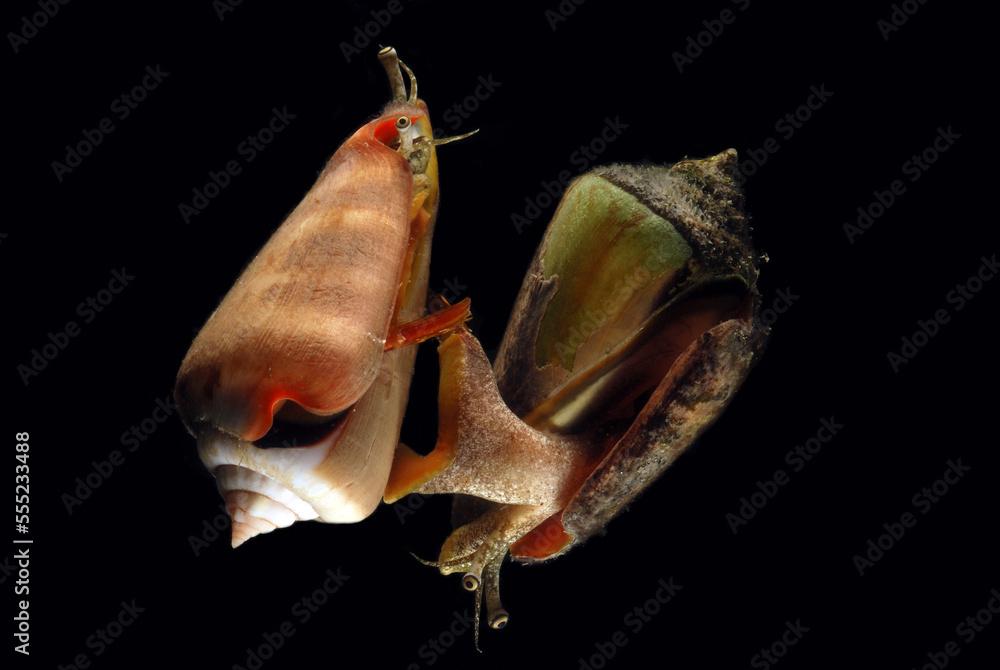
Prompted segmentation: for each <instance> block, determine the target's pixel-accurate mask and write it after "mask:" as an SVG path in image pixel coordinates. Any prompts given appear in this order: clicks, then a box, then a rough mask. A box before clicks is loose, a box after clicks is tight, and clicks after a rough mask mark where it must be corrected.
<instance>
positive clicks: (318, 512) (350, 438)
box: [175, 47, 468, 547]
mask: <svg viewBox="0 0 1000 670" xmlns="http://www.w3.org/2000/svg"><path fill="white" fill-rule="evenodd" d="M379 58H380V60H381V61H382V64H383V65H384V67H385V70H386V72H387V73H388V76H389V81H390V86H391V89H392V92H393V99H392V101H391V102H390V103H389V104H388V105H387V106H386V107H385V109H383V110H382V112H381V113H380V114H379V115H378V117H377V118H375V119H374V120H373V121H370V122H368V123H365V124H364V125H363V126H361V127H360V128H359V129H358V130H357V132H355V133H354V134H353V135H351V136H350V137H349V138H348V139H347V140H346V141H345V142H344V143H343V145H341V147H340V148H339V149H338V150H337V151H336V153H334V154H333V156H332V157H331V158H330V160H329V162H328V163H327V164H326V166H325V168H324V169H323V171H322V172H321V174H320V175H319V178H318V180H317V181H316V183H315V184H314V185H313V187H312V188H311V189H310V190H309V192H308V193H306V195H305V197H304V198H303V199H302V201H301V202H300V203H299V204H298V206H297V207H296V208H295V209H294V210H293V211H292V212H291V214H289V215H288V218H287V219H286V220H285V221H284V222H283V223H282V224H281V226H280V227H279V228H278V229H277V230H276V231H275V233H274V234H273V235H272V236H271V238H270V240H268V242H267V243H266V244H265V245H264V247H263V248H262V249H261V250H260V252H259V253H258V254H257V255H256V257H255V258H254V259H253V260H252V261H251V262H250V264H249V265H248V266H247V267H246V269H245V270H244V271H243V273H242V275H241V276H240V277H239V279H238V280H237V281H236V284H235V285H234V286H233V287H232V288H231V289H230V291H229V293H228V294H227V295H226V296H225V297H224V298H223V300H222V303H221V304H220V305H219V307H218V308H217V309H216V310H215V312H214V313H213V314H212V315H211V316H210V317H209V319H208V321H207V323H205V325H204V327H203V328H202V329H201V331H200V332H199V333H198V335H197V337H196V338H195V340H194V342H193V343H192V345H191V348H190V350H189V351H188V353H187V356H186V357H185V358H184V361H183V363H182V364H181V368H180V371H179V373H178V375H177V382H176V387H175V397H176V400H177V404H178V407H179V410H180V412H179V413H180V415H181V418H182V419H183V421H184V423H185V425H186V426H187V428H188V430H189V431H190V432H191V433H192V434H193V435H194V436H195V437H196V438H197V440H198V452H199V456H200V457H201V460H202V462H203V463H204V465H205V466H206V468H208V470H209V471H210V472H211V473H212V474H214V476H215V477H216V480H217V483H218V486H219V489H220V492H221V493H222V495H223V497H224V499H225V503H226V508H227V510H228V512H229V514H230V516H231V517H232V544H233V546H234V547H236V546H239V545H240V544H241V543H243V542H244V541H246V540H247V539H249V538H251V537H253V536H255V535H257V534H260V533H266V532H269V531H271V530H273V529H274V528H276V527H284V526H288V525H290V524H291V523H293V522H295V521H298V520H307V519H317V520H320V521H326V522H351V521H358V520H360V519H363V518H365V517H367V516H368V515H369V514H371V512H372V511H373V510H374V509H375V507H376V506H377V505H378V503H379V501H380V499H381V498H382V493H383V490H384V488H385V483H386V480H387V479H388V476H389V469H390V466H391V462H392V458H393V452H394V450H395V448H396V443H397V441H398V439H399V430H400V425H401V423H402V419H403V412H404V409H405V407H406V402H407V396H408V392H409V384H410V378H411V376H412V373H413V364H414V356H415V347H413V346H407V345H410V344H414V343H416V342H420V341H422V340H424V339H427V338H429V337H432V336H433V335H434V334H435V333H437V332H439V331H440V330H442V329H447V328H448V327H451V326H454V325H455V324H458V323H461V321H462V320H464V319H465V318H467V316H468V304H467V303H460V304H458V305H454V306H452V307H450V308H449V309H447V310H445V311H443V312H439V313H436V314H434V315H431V316H429V317H425V318H421V317H422V315H423V313H424V306H425V302H426V294H427V278H428V269H429V263H430V241H431V234H432V231H433V228H434V220H435V216H436V214H437V208H438V167H437V157H436V154H435V145H436V144H441V143H444V142H446V141H449V140H450V139H454V138H446V139H443V140H435V139H434V136H433V132H432V129H431V124H430V120H429V117H428V111H427V105H426V104H425V103H424V102H423V101H422V100H420V99H418V98H417V82H416V78H415V77H414V75H413V73H412V71H410V70H409V68H407V67H406V66H405V65H403V64H402V63H401V62H400V61H399V60H398V58H397V56H396V52H395V50H393V49H392V48H388V47H387V48H385V49H383V50H382V51H381V52H380V53H379ZM400 67H402V69H404V70H406V72H407V74H408V75H409V86H410V88H409V93H407V91H406V85H405V82H404V80H403V75H402V71H401V69H400Z"/></svg>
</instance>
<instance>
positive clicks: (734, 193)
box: [385, 150, 766, 630]
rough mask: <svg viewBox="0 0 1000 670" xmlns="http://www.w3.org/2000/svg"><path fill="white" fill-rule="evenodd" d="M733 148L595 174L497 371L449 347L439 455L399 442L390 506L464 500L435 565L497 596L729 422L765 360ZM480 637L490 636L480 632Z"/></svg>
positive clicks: (575, 195)
mask: <svg viewBox="0 0 1000 670" xmlns="http://www.w3.org/2000/svg"><path fill="white" fill-rule="evenodd" d="M736 166H737V160H736V152H735V151H734V150H728V151H725V152H723V153H721V154H718V155H716V156H712V157H710V158H706V159H703V160H683V161H680V162H678V163H676V164H674V165H673V166H670V167H636V166H624V165H613V166H610V167H603V168H598V169H596V170H594V171H592V172H590V173H588V174H586V175H584V176H582V177H580V178H578V179H577V180H576V181H574V182H573V183H572V184H571V185H570V186H569V188H568V189H567V191H566V193H565V194H564V197H563V199H562V201H561V203H560V204H559V207H558V209H557V211H556V213H555V216H554V218H553V219H552V222H551V223H550V224H549V227H548V228H547V230H546V232H545V236H544V238H543V240H542V243H541V245H540V247H539V248H538V250H537V252H536V255H535V258H534V261H533V262H532V264H531V267H530V268H529V270H528V273H527V275H526V277H525V279H524V283H523V285H522V287H521V291H520V294H519V296H518V298H517V300H516V302H515V306H514V310H513V313H512V316H511V318H510V321H509V322H508V326H507V330H506V333H505V335H504V338H503V341H502V343H501V346H500V350H499V352H498V354H497V357H496V361H495V363H494V365H493V367H492V369H491V367H490V364H489V361H488V360H487V358H486V355H485V354H484V353H483V349H482V347H481V346H480V345H479V342H478V341H477V340H476V338H475V337H474V336H473V335H472V334H471V333H470V332H469V331H468V330H467V329H466V328H465V327H464V326H461V325H460V326H458V327H456V328H455V330H454V331H453V332H451V333H448V334H446V335H444V336H443V337H442V338H441V340H440V344H439V347H438V353H439V359H440V386H439V424H438V430H439V433H438V438H437V443H436V445H435V447H434V449H433V451H431V452H430V453H429V454H428V455H426V456H421V455H418V454H416V453H414V452H413V451H411V450H410V449H408V448H407V447H406V446H404V445H400V447H399V451H398V453H397V455H396V459H395V461H394V463H393V468H392V474H391V477H390V479H389V484H388V487H387V489H386V494H385V499H386V501H387V502H392V501H394V500H398V499H399V498H401V497H402V496H405V495H407V494H409V493H413V492H418V493H422V494H434V493H454V494H459V495H457V496H456V498H455V503H454V506H453V515H452V516H453V523H454V525H455V527H456V529H455V530H454V531H453V532H452V534H451V535H450V536H449V537H448V538H447V540H446V541H445V543H444V546H443V547H442V549H441V552H440V556H439V559H438V560H437V561H436V562H433V563H431V562H428V563H430V564H431V565H434V566H436V567H438V568H439V569H440V571H441V572H442V573H443V574H450V573H463V574H464V576H463V579H462V584H463V586H464V587H465V588H467V589H468V590H471V591H475V593H476V601H477V607H476V613H477V617H478V612H479V609H480V604H481V602H482V598H483V597H484V595H485V599H486V605H487V611H488V616H489V619H488V621H489V624H490V626H492V627H494V628H501V627H503V626H504V625H505V624H506V622H507V619H508V616H507V612H506V611H505V610H504V609H503V606H502V605H501V603H500V597H499V572H500V565H501V563H502V562H503V560H504V558H505V556H506V555H507V554H508V552H509V553H510V554H511V555H512V556H513V557H514V558H515V559H516V560H519V561H522V562H527V563H530V562H537V561H543V560H546V559H550V558H553V557H555V556H559V555H560V554H562V553H564V552H566V551H567V550H568V549H570V548H571V547H572V546H574V545H576V544H578V543H580V542H582V541H583V540H585V539H587V538H588V537H590V536H591V535H593V534H594V533H596V532H597V531H599V530H600V529H602V528H603V527H604V526H605V524H607V523H608V521H610V520H611V519H612V518H613V517H614V516H615V515H617V514H618V513H619V512H621V511H622V509H623V508H624V507H625V506H626V505H628V504H629V503H630V502H631V501H632V500H633V499H634V498H635V497H636V496H637V495H638V494H639V493H641V492H642V491H643V490H644V489H645V488H646V487H647V486H648V485H649V484H650V483H651V482H652V481H653V480H654V479H656V478H657V477H658V476H659V475H660V474H661V473H662V472H663V471H664V470H665V469H666V468H667V467H668V466H669V465H670V464H671V463H672V462H673V461H674V460H675V459H676V458H677V457H678V456H679V455H680V454H681V453H682V452H683V451H684V450H685V449H687V447H689V446H690V445H691V444H692V442H693V441H694V440H695V439H696V438H697V437H698V436H699V435H700V434H701V433H702V432H703V431H704V430H705V429H706V428H707V427H708V426H709V425H710V424H711V423H712V422H713V421H714V420H715V419H716V418H717V417H718V416H719V414H720V413H721V412H722V410H723V409H724V408H725V406H726V404H727V403H728V402H729V401H730V399H731V398H732V397H733V394H734V393H735V392H736V390H737V388H738V387H739V386H740V384H741V383H742V382H743V380H744V379H745V378H746V376H747V374H748V372H749V370H750V368H751V365H752V364H753V362H754V361H755V359H756V358H757V357H758V355H759V354H760V352H761V351H762V348H763V345H764V341H765V338H766V328H765V327H764V326H763V325H762V324H761V322H760V320H759V318H758V307H759V295H758V293H757V289H756V280H757V274H758V267H757V257H756V255H755V253H754V251H753V249H752V246H751V240H750V234H749V225H748V223H747V220H746V218H745V216H744V214H743V212H742V201H743V196H742V193H741V190H740V185H739V177H738V173H737V169H736ZM477 630H478V626H477Z"/></svg>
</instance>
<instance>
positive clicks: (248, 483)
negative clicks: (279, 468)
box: [214, 465, 319, 549]
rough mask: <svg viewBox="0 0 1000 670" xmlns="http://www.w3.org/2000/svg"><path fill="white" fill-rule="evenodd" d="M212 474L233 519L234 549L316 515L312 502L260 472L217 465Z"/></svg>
mask: <svg viewBox="0 0 1000 670" xmlns="http://www.w3.org/2000/svg"><path fill="white" fill-rule="evenodd" d="M214 474H215V478H216V480H217V482H218V485H219V493H221V494H222V498H223V500H224V501H225V503H226V512H227V513H228V514H229V517H230V519H232V545H233V549H235V548H236V547H238V546H240V545H241V544H243V543H244V542H246V541H247V540H249V539H250V538H252V537H254V536H256V535H261V534H263V533H270V532H271V531H272V530H274V529H275V528H287V527H288V526H291V525H292V524H293V523H295V522H296V521H309V520H312V519H315V518H317V517H319V513H318V512H317V511H316V510H315V509H314V508H313V506H312V505H310V504H309V503H308V502H306V501H305V500H303V499H302V498H300V497H299V496H297V495H296V494H295V493H293V492H292V491H290V490H288V489H287V488H285V487H284V486H282V485H281V484H280V483H279V482H278V481H276V480H274V479H272V478H270V477H267V476H265V475H263V474H261V473H259V472H255V471H253V470H250V469H249V468H245V467H242V466H239V465H220V466H219V467H218V468H216V469H215V472H214Z"/></svg>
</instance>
